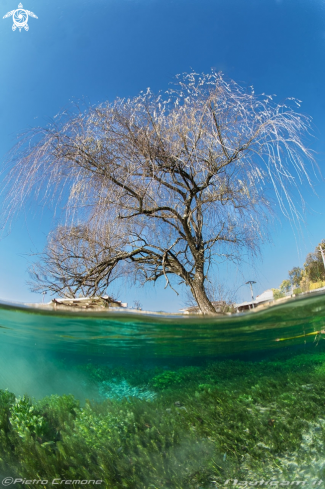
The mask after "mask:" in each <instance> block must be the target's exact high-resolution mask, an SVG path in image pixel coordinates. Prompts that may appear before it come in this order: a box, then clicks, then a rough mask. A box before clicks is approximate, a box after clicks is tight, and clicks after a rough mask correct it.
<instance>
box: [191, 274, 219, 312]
mask: <svg viewBox="0 0 325 489" xmlns="http://www.w3.org/2000/svg"><path fill="white" fill-rule="evenodd" d="M191 290H192V294H193V297H194V299H195V300H196V302H197V305H198V306H199V308H200V311H201V312H202V314H216V310H215V308H214V307H213V305H212V304H211V302H210V300H209V299H208V296H207V294H206V292H205V288H204V285H203V280H202V279H201V277H195V278H194V280H193V283H192V284H191Z"/></svg>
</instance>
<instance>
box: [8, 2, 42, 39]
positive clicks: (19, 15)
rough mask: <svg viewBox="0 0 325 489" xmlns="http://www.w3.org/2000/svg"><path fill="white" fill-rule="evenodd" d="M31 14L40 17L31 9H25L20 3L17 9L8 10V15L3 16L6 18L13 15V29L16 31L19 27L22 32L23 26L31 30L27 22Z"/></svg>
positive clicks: (26, 29)
mask: <svg viewBox="0 0 325 489" xmlns="http://www.w3.org/2000/svg"><path fill="white" fill-rule="evenodd" d="M29 15H30V17H34V18H35V19H38V17H37V15H35V14H34V13H33V12H30V11H29V10H24V9H23V6H22V4H21V3H20V4H19V5H18V9H17V10H12V11H11V12H8V13H7V14H6V15H4V16H3V18H4V19H6V18H7V17H11V16H12V20H13V22H14V23H13V25H12V30H13V31H15V30H16V29H17V27H18V29H19V32H21V30H22V28H24V29H25V31H28V30H29V26H28V24H27V21H28V16H29Z"/></svg>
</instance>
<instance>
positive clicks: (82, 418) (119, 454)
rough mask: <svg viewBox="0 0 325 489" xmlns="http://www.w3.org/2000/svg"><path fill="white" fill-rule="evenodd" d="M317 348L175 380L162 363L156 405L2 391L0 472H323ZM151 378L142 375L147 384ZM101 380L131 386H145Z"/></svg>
mask: <svg viewBox="0 0 325 489" xmlns="http://www.w3.org/2000/svg"><path fill="white" fill-rule="evenodd" d="M317 351H318V353H317V354H316V353H315V354H313V353H304V354H301V355H296V356H295V357H285V356H284V355H282V356H279V355H278V356H277V357H275V356H274V357H273V358H270V359H269V360H264V361H261V362H244V361H221V362H214V363H211V364H208V365H205V366H202V367H200V368H199V367H193V368H188V367H185V368H179V369H174V370H173V371H172V372H173V375H172V376H171V377H169V376H168V375H167V373H168V371H167V370H166V371H165V372H164V371H163V369H161V371H160V372H159V373H157V369H153V370H152V371H151V372H148V371H147V372H146V374H145V375H146V376H147V377H146V379H147V378H149V377H150V376H151V382H152V384H151V385H153V384H154V383H155V382H159V379H161V385H159V386H158V388H157V389H156V390H157V393H156V396H155V397H154V398H153V399H152V400H151V402H147V400H146V399H140V398H136V397H134V396H133V397H129V398H128V399H127V398H125V397H124V398H120V399H118V398H114V399H106V400H102V401H101V402H94V401H87V402H86V404H85V405H83V406H81V405H80V403H79V402H78V401H77V400H76V399H75V398H74V397H73V396H67V395H66V396H58V395H54V396H49V397H46V398H44V399H42V400H39V401H35V400H32V399H30V398H28V397H26V396H24V397H21V398H16V397H15V396H14V395H13V394H11V393H10V392H8V391H0V470H1V471H2V473H4V471H5V470H6V472H5V473H11V474H13V475H15V474H17V477H18V476H19V477H26V478H33V477H34V476H35V474H42V476H43V477H44V476H46V478H48V479H49V478H51V477H53V478H54V477H59V478H66V479H76V480H81V479H94V478H96V479H101V480H103V481H104V484H105V487H107V488H114V489H122V488H128V489H138V488H140V487H141V488H144V489H149V488H150V489H152V488H153V487H157V488H163V489H167V488H168V489H173V488H175V489H176V488H177V489H187V488H189V489H197V488H198V487H202V488H204V489H208V488H212V487H215V484H223V483H224V481H225V480H226V479H227V478H234V477H236V478H237V479H242V480H253V479H254V478H255V479H256V477H260V478H262V477H264V478H265V477H268V478H270V477H275V478H279V477H280V476H281V478H283V479H288V480H293V479H294V478H298V479H299V480H306V481H308V480H310V481H311V480H312V478H313V477H319V478H321V477H322V475H323V473H324V469H325V467H324V461H323V451H324V449H325V405H324V399H325V354H324V353H323V352H322V351H321V349H318V350H317ZM109 372H110V369H107V370H106V374H108V373H109ZM114 372H115V375H117V373H118V372H117V370H116V369H115V370H114ZM120 373H121V375H122V373H123V369H121V371H120ZM162 374H164V375H163V376H161V375H162ZM118 377H119V375H117V377H114V378H115V379H117V378H118ZM181 378H183V379H184V382H183V383H179V382H178V381H177V382H175V379H178V380H179V379H181ZM189 378H190V380H189ZM168 379H172V380H171V381H170V380H168ZM202 379H206V380H205V381H204V380H203V381H202ZM207 379H208V380H207ZM142 381H143V379H142V378H141V375H140V374H139V375H138V385H139V386H140V387H139V390H140V389H141V385H142ZM102 382H107V383H109V382H111V383H112V384H114V385H115V386H116V387H118V386H121V385H125V386H126V387H125V388H126V389H128V392H130V388H135V387H136V386H132V387H131V386H130V384H129V382H125V384H123V382H121V381H120V379H118V380H113V379H112V378H111V379H110V380H109V378H106V380H105V379H104V378H103V377H102ZM133 383H136V377H133ZM149 383H150V382H149ZM166 385H167V387H166V388H165V386H166ZM161 386H163V387H162V388H161ZM8 471H9V472H8ZM212 481H215V482H212ZM31 487H33V486H32V485H31ZM35 487H36V485H35ZM75 487H79V486H78V485H75ZM80 487H81V485H80Z"/></svg>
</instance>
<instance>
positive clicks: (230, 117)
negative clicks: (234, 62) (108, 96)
mask: <svg viewBox="0 0 325 489" xmlns="http://www.w3.org/2000/svg"><path fill="white" fill-rule="evenodd" d="M177 80H178V81H177V83H176V84H175V86H174V87H173V88H172V89H170V90H168V91H167V92H166V93H160V94H158V95H154V94H153V93H152V92H151V91H150V90H149V89H148V90H147V91H145V92H141V93H140V94H139V95H138V96H136V97H134V98H131V99H117V100H115V101H114V102H112V103H110V102H107V103H104V104H101V105H98V106H94V107H88V108H87V109H86V110H84V111H80V112H79V113H72V114H67V113H65V114H61V116H60V117H58V118H57V119H56V120H55V122H53V123H52V124H51V125H50V126H48V127H46V128H36V129H33V130H32V131H29V132H28V133H26V135H25V137H24V138H22V139H21V141H20V144H19V145H18V147H16V148H15V150H14V152H13V153H12V156H11V159H10V165H11V171H10V173H9V177H8V183H7V188H8V189H9V193H8V196H7V202H8V203H9V207H10V209H12V208H17V207H19V206H20V205H24V203H25V201H26V198H27V197H28V196H29V195H31V194H34V196H36V198H38V199H39V200H40V201H43V202H45V201H49V200H51V201H53V202H54V203H55V205H56V206H59V207H60V206H63V205H64V206H65V209H66V214H65V221H64V222H63V223H62V224H60V225H59V226H58V227H56V228H55V229H54V230H53V231H52V233H51V234H50V235H49V238H48V244H47V247H46V249H45V250H44V253H43V254H42V256H41V257H40V261H39V262H38V263H36V264H35V266H34V267H33V270H32V274H33V278H34V286H33V287H34V290H40V291H43V290H47V291H52V292H55V293H58V294H60V295H70V296H73V295H75V294H77V293H78V292H80V291H81V292H82V293H83V294H88V295H96V294H98V293H103V292H104V291H105V290H106V289H107V287H108V286H109V284H110V283H111V282H112V280H114V279H116V278H117V277H122V276H123V277H125V278H126V277H131V278H132V280H134V281H135V282H136V283H145V282H156V281H157V280H158V279H159V278H160V277H164V278H165V280H166V286H167V285H169V286H171V287H173V279H171V277H176V280H177V282H178V283H184V284H185V285H186V286H188V287H189V289H190V290H191V292H192V294H193V297H194V299H195V300H196V302H197V304H198V305H199V307H200V309H201V311H202V313H204V314H210V313H213V312H214V308H213V306H212V304H211V302H210V300H209V298H208V296H207V294H206V288H205V287H206V281H207V280H209V277H210V275H211V270H212V268H211V267H212V265H213V263H214V262H215V260H218V259H219V260H225V259H229V260H239V259H240V257H241V256H242V255H243V253H244V251H248V252H250V253H253V254H254V253H256V252H257V250H258V247H259V243H260V242H261V241H262V240H263V238H264V236H265V232H266V227H265V226H266V224H267V221H268V218H269V216H270V206H269V199H270V197H271V195H272V192H271V190H272V189H273V190H272V191H273V195H274V193H275V196H276V197H277V202H278V204H279V206H280V208H281V210H282V211H283V213H284V214H285V215H287V216H288V217H290V218H292V219H295V218H297V217H298V215H299V213H298V211H297V208H296V206H295V203H294V202H293V200H292V197H291V194H290V186H291V185H293V186H294V187H298V185H299V183H301V182H302V181H303V179H304V178H305V179H306V180H307V181H308V182H310V181H309V177H308V171H307V170H308V168H307V167H306V165H307V164H309V163H311V162H312V161H313V158H312V155H311V152H310V151H309V150H308V149H307V147H306V146H305V143H304V142H303V136H304V135H307V134H308V131H309V127H310V120H309V119H308V117H306V116H304V115H302V114H298V113H296V112H295V110H294V108H293V106H294V107H295V104H298V102H296V101H295V100H293V99H290V100H287V101H286V102H285V103H282V104H276V103H274V102H273V99H272V96H267V95H265V94H262V95H261V96H256V95H255V93H254V90H253V89H252V88H251V89H249V90H245V89H243V88H241V87H240V86H239V85H237V84H236V83H235V82H233V81H228V80H226V79H225V78H224V76H223V75H222V74H221V73H214V72H212V73H210V74H207V75H204V74H203V75H197V74H195V73H190V74H185V75H183V76H180V77H178V79H177ZM13 162H14V164H13ZM60 199H61V200H60ZM60 202H61V203H60ZM209 274H210V275H209Z"/></svg>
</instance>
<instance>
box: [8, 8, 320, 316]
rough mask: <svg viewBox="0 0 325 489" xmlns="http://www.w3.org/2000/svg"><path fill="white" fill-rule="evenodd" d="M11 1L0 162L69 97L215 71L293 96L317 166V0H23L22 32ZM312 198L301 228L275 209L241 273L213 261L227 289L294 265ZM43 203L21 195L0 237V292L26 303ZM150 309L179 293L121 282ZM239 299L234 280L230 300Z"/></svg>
mask: <svg viewBox="0 0 325 489" xmlns="http://www.w3.org/2000/svg"><path fill="white" fill-rule="evenodd" d="M18 2H19V0H0V162H1V165H3V162H4V160H5V158H6V154H7V152H8V151H9V150H10V148H11V147H12V146H13V145H14V144H15V140H16V137H17V135H18V134H19V133H21V132H22V131H24V130H25V129H28V128H30V127H33V126H35V125H45V124H47V123H48V122H49V121H50V120H51V118H52V117H54V115H55V114H57V113H58V112H59V111H60V110H62V109H64V108H65V107H67V106H69V104H70V102H71V101H72V100H80V99H82V98H85V99H86V100H87V101H89V102H90V103H97V102H103V101H105V100H113V99H114V98H115V97H117V96H119V97H129V96H134V95H136V94H137V93H138V92H139V91H140V90H142V89H145V88H147V87H151V88H152V89H153V90H154V91H158V90H164V89H167V88H168V84H169V83H170V82H171V81H173V77H174V76H175V75H176V74H177V73H181V72H188V71H190V70H191V69H194V70H195V71H197V72H208V71H210V70H211V68H214V69H216V70H222V71H223V72H224V73H225V75H226V76H227V77H229V78H233V79H234V80H235V81H237V82H238V83H240V84H242V85H244V86H249V85H254V87H255V92H259V93H261V92H265V93H268V94H277V100H278V101H282V100H283V99H284V98H285V97H296V98H298V99H300V100H302V101H303V104H302V106H301V108H300V110H301V111H302V112H303V113H305V114H308V115H311V116H312V117H313V125H314V129H315V131H314V135H315V138H314V140H312V141H311V145H312V147H313V149H315V150H316V151H317V155H316V159H317V162H318V164H319V166H320V168H321V170H322V171H323V173H324V150H325V144H324V142H325V138H324V129H325V118H324V114H325V89H324V87H325V62H324V61H325V1H324V0H308V1H306V0H246V1H245V2H243V0H186V1H185V0H91V2H90V1H85V0H78V1H76V0H64V1H63V0H55V1H50V0H23V1H22V3H23V6H24V8H25V9H27V10H30V11H32V12H34V13H35V14H36V15H37V16H38V19H34V18H30V19H29V27H30V29H29V31H28V32H25V31H24V30H22V32H19V31H18V30H16V31H15V32H13V31H12V29H11V27H12V18H11V17H10V18H7V19H2V17H3V15H5V14H6V13H7V12H8V11H11V10H13V9H15V8H17V6H18ZM314 182H315V189H316V192H317V193H318V196H315V195H314V194H313V193H312V192H311V191H310V189H308V188H307V186H306V188H304V189H302V190H303V193H304V196H305V199H306V202H307V207H306V216H305V218H306V224H305V225H304V226H303V233H302V234H299V233H298V232H294V230H292V228H291V226H290V223H289V222H288V221H286V220H285V219H283V218H281V217H280V218H279V220H278V221H277V222H276V223H275V224H274V225H273V227H272V228H271V234H272V238H273V243H272V244H267V245H264V246H263V247H262V257H261V259H260V260H259V261H256V263H248V264H247V265H246V266H245V267H244V269H243V271H242V272H239V271H238V270H236V269H235V268H234V267H231V266H227V265H225V266H223V267H221V268H220V269H219V270H218V271H216V277H217V278H218V277H219V280H220V281H221V282H222V281H226V282H227V283H228V286H229V287H235V288H237V287H239V286H240V285H241V284H242V283H243V282H244V281H247V280H256V282H257V285H256V288H255V291H256V293H260V292H262V291H263V290H265V289H266V288H269V287H277V286H278V285H279V284H280V282H281V281H282V280H283V279H284V278H286V275H287V271H288V270H289V269H290V268H292V267H293V266H296V265H300V266H302V265H303V261H304V258H305V256H306V254H307V252H308V251H311V250H313V249H314V247H315V246H316V245H317V243H318V242H319V241H321V239H323V238H325V226H324V224H325V214H324V212H325V205H324V204H325V191H324V190H325V182H324V181H323V180H322V179H321V178H318V180H314ZM52 214H53V210H52V209H50V208H46V209H43V208H42V207H41V206H40V205H39V203H37V202H36V203H34V204H31V205H30V206H29V207H27V208H26V209H24V211H23V212H22V213H21V214H20V215H19V216H17V218H16V219H15V221H14V222H13V224H12V228H11V231H10V233H9V234H8V233H4V234H3V235H2V238H1V240H0V298H1V299H2V300H18V301H28V302H38V301H40V300H41V297H40V296H39V295H37V294H33V293H31V292H30V291H29V288H28V285H27V284H26V281H27V280H28V275H27V268H28V266H29V264H30V263H31V261H32V259H33V258H32V257H31V256H29V255H30V254H31V253H35V252H37V251H41V250H42V249H43V247H44V244H45V240H46V235H47V233H48V232H49V230H50V229H51V227H52V226H53V221H52ZM120 298H121V300H123V301H127V302H129V303H130V304H132V302H133V300H134V299H136V298H138V299H139V300H140V302H141V303H142V305H143V307H144V308H146V309H151V310H165V311H177V310H178V309H179V308H180V307H182V305H183V301H184V296H183V295H182V293H181V294H180V296H176V295H175V294H174V292H172V291H170V290H164V283H163V282H162V283H161V284H158V286H156V287H155V288H152V286H150V287H146V288H145V289H135V288H132V289H127V288H125V287H124V286H122V285H121V286H120ZM248 298H249V289H248V287H247V286H246V287H241V288H240V289H239V291H238V299H239V300H245V299H248Z"/></svg>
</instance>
